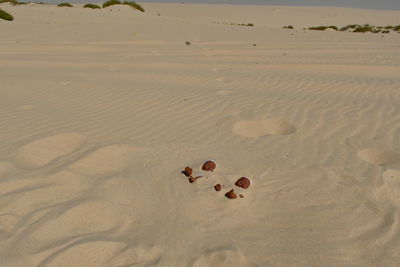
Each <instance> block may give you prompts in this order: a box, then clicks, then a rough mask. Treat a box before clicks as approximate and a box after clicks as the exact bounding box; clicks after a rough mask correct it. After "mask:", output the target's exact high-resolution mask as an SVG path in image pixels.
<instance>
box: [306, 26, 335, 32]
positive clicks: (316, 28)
mask: <svg viewBox="0 0 400 267" xmlns="http://www.w3.org/2000/svg"><path fill="white" fill-rule="evenodd" d="M308 29H309V30H313V31H325V30H326V29H334V30H335V31H338V30H339V29H338V27H336V26H333V25H331V26H317V27H309V28H308Z"/></svg>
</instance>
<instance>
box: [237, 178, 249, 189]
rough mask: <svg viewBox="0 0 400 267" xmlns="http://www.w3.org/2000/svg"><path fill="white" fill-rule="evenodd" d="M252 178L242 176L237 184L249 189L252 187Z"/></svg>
mask: <svg viewBox="0 0 400 267" xmlns="http://www.w3.org/2000/svg"><path fill="white" fill-rule="evenodd" d="M250 184H251V182H250V179H249V178H247V177H242V178H240V179H239V180H237V181H236V183H235V185H236V186H238V187H241V188H243V189H247V188H249V187H250Z"/></svg>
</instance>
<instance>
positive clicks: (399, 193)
mask: <svg viewBox="0 0 400 267" xmlns="http://www.w3.org/2000/svg"><path fill="white" fill-rule="evenodd" d="M382 177H383V184H384V186H383V188H384V191H383V192H384V195H385V196H389V197H390V198H391V200H392V201H393V202H394V203H396V204H397V205H398V206H400V170H386V171H385V172H384V173H383V175H382Z"/></svg>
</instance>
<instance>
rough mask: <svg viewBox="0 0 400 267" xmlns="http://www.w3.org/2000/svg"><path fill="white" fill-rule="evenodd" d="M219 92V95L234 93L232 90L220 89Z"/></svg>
mask: <svg viewBox="0 0 400 267" xmlns="http://www.w3.org/2000/svg"><path fill="white" fill-rule="evenodd" d="M217 94H219V95H230V94H232V91H229V90H220V91H218V92H217Z"/></svg>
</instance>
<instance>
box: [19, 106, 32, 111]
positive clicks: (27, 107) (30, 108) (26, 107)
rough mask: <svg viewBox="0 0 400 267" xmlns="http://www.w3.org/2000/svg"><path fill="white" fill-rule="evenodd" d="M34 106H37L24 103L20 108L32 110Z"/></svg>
mask: <svg viewBox="0 0 400 267" xmlns="http://www.w3.org/2000/svg"><path fill="white" fill-rule="evenodd" d="M34 108H36V106H34V105H24V106H20V107H18V109H19V110H32V109H34Z"/></svg>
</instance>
